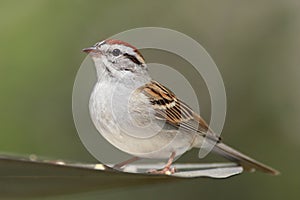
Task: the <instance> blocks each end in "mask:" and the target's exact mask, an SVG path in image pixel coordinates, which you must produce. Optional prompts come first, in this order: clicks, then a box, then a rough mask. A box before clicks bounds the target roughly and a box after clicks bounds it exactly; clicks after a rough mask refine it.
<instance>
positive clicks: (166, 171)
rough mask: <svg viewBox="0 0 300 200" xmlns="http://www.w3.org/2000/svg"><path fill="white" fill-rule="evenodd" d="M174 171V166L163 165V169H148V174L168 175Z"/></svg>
mask: <svg viewBox="0 0 300 200" xmlns="http://www.w3.org/2000/svg"><path fill="white" fill-rule="evenodd" d="M175 172H176V169H175V167H165V168H163V169H160V170H157V169H151V170H149V171H148V173H150V174H165V175H170V174H174V173H175Z"/></svg>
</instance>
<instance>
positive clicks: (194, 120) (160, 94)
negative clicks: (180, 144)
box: [139, 81, 220, 141]
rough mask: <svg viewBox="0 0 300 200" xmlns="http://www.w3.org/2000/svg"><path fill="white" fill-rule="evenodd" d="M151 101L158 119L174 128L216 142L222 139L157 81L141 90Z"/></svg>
mask: <svg viewBox="0 0 300 200" xmlns="http://www.w3.org/2000/svg"><path fill="white" fill-rule="evenodd" d="M139 89H140V91H141V92H142V93H144V94H145V95H146V96H147V97H148V98H149V100H150V102H151V104H152V106H153V109H154V110H155V111H156V118H157V119H160V120H166V122H167V123H168V124H170V125H172V126H174V127H177V128H179V127H180V128H182V129H185V130H186V131H194V132H197V133H199V134H200V135H202V136H204V137H208V138H210V139H212V140H214V141H219V140H220V138H219V137H218V136H217V135H216V134H214V133H213V132H212V131H211V130H210V129H209V127H208V125H207V123H206V122H205V121H204V120H203V119H202V117H201V116H200V115H198V114H197V113H195V112H194V111H193V110H192V109H191V108H190V107H189V106H188V105H186V104H185V103H184V102H183V101H181V100H179V99H178V98H177V97H176V96H175V94H174V93H173V92H171V91H170V90H169V89H168V88H166V87H164V86H163V85H161V84H160V83H158V82H156V81H151V82H150V83H148V84H145V85H144V86H142V87H141V88H139Z"/></svg>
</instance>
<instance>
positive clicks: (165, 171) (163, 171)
mask: <svg viewBox="0 0 300 200" xmlns="http://www.w3.org/2000/svg"><path fill="white" fill-rule="evenodd" d="M175 155H176V153H175V152H172V154H171V156H170V158H169V160H168V162H167V164H166V165H165V167H164V168H163V169H161V170H157V169H153V170H150V171H149V173H151V174H174V173H175V171H176V169H175V167H171V165H172V163H173V160H174V158H175Z"/></svg>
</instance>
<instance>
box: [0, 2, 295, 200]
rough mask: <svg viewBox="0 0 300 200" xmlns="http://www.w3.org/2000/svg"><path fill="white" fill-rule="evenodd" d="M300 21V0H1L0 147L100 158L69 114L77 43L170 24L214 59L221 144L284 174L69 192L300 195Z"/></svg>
mask: <svg viewBox="0 0 300 200" xmlns="http://www.w3.org/2000/svg"><path fill="white" fill-rule="evenodd" d="M299 24H300V2H299V1H298V0H286V1H283V0H273V1H272V0H260V1H258V0H254V1H235V0H228V1H216V0H212V1H179V0H178V1H175V0H174V1H96V0H94V1H92V0H89V1H83V0H73V1H67V0H61V1H58V0H53V1H50V0H48V1H42V0H41V1H39V0H28V1H15V0H12V1H8V0H1V1H0V43H1V46H0V70H1V71H0V81H1V82H0V83H1V84H0V92H1V104H0V111H1V112H0V130H1V139H0V151H1V152H13V153H18V154H31V153H35V154H38V155H43V156H48V157H53V158H64V159H69V160H78V161H93V162H95V160H94V159H93V158H92V157H91V156H90V155H89V154H88V152H87V151H86V150H85V149H84V147H83V145H82V144H81V142H80V140H79V138H78V136H77V134H76V130H75V127H74V124H73V119H72V110H71V96H72V87H73V81H74V78H75V76H76V72H77V70H78V68H79V66H80V64H81V62H82V61H83V59H84V58H85V56H86V55H84V54H83V53H81V49H82V48H84V47H87V46H89V45H91V44H94V43H95V42H96V41H99V40H102V39H105V38H107V37H109V36H111V35H113V34H116V33H118V32H121V31H124V30H127V29H130V28H135V27H143V26H159V27H166V28H171V29H175V30H178V31H181V32H183V33H185V34H187V35H189V36H191V37H192V38H194V39H196V40H197V41H198V42H199V43H201V44H202V45H203V46H204V47H205V48H206V50H207V51H208V52H209V53H210V55H211V56H212V58H213V59H214V60H215V62H216V64H217V65H218V67H219V70H220V71H221V73H222V76H223V79H224V83H225V87H226V92H227V98H228V114H227V121H226V124H225V128H224V130H223V137H224V138H225V141H227V143H229V144H232V145H233V146H235V147H237V148H238V149H241V150H242V151H243V152H247V153H249V154H250V155H253V157H255V158H257V159H258V160H262V161H264V162H266V163H268V164H270V165H271V166H273V167H275V168H277V169H278V170H280V171H281V172H282V175H281V176H278V177H270V176H267V175H264V174H260V173H255V174H245V175H242V176H238V177H234V178H231V179H227V180H221V181H220V180H205V179H195V180H189V181H185V182H180V183H172V184H161V185H157V186H146V187H138V188H135V189H130V190H128V189H126V190H125V189H124V190H122V189H120V190H117V191H114V192H113V193H112V192H105V193H103V192H102V191H101V192H97V191H94V192H92V193H88V194H81V195H79V194H76V195H74V196H69V197H70V198H74V197H76V199H81V198H82V199H85V198H89V199H93V198H95V199H96V198H97V199H98V198H99V197H103V198H105V199H115V198H120V197H122V199H131V198H135V199H136V198H143V199H153V198H164V199H165V198H171V197H172V198H173V199H174V200H175V199H182V198H192V197H193V198H201V199H212V198H214V199H216V198H221V199H237V198H243V199H283V198H287V199H296V196H297V194H298V191H297V189H298V188H299V186H300V182H299V172H298V171H297V170H298V168H299V164H300V161H299V159H297V158H298V157H299V155H298V152H300V134H299V129H300V123H299V119H300V103H299V102H300V90H299V84H300V69H299V64H300V60H299V51H300V37H299V35H300V26H299ZM145 57H146V56H145ZM146 59H147V57H146ZM203 98H204V99H208V100H204V101H203V102H201V108H204V113H208V111H209V98H207V97H203ZM200 101H201V100H200ZM205 109H207V110H205ZM194 161H196V160H194ZM199 162H200V161H199ZM298 196H299V194H298ZM57 198H58V197H55V199H57ZM62 198H64V199H65V197H62Z"/></svg>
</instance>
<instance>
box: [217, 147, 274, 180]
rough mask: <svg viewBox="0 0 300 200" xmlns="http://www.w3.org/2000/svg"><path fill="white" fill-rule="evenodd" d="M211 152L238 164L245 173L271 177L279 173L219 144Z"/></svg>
mask: <svg viewBox="0 0 300 200" xmlns="http://www.w3.org/2000/svg"><path fill="white" fill-rule="evenodd" d="M213 151H214V152H215V153H217V154H220V155H221V156H223V157H225V158H227V159H228V160H231V161H233V162H237V163H239V164H240V165H241V166H242V167H243V168H244V169H245V170H246V171H253V170H258V171H261V172H265V173H267V174H271V175H278V174H279V173H280V172H279V171H277V170H275V169H273V168H271V167H269V166H267V165H264V164H262V163H260V162H258V161H256V160H254V159H252V158H250V157H248V156H246V155H244V154H242V153H241V152H239V151H237V150H235V149H233V148H231V147H229V146H227V145H226V144H224V143H221V142H220V143H217V144H216V145H215V146H214V149H213Z"/></svg>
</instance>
